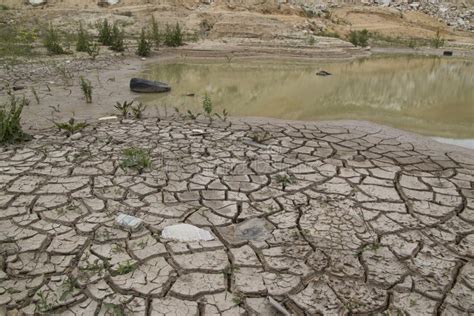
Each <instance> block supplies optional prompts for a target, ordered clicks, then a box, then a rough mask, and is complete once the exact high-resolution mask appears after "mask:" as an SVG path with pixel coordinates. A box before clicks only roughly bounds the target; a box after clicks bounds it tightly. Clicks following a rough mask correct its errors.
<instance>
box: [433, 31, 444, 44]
mask: <svg viewBox="0 0 474 316" xmlns="http://www.w3.org/2000/svg"><path fill="white" fill-rule="evenodd" d="M431 46H433V47H434V48H440V47H443V46H444V38H443V37H442V36H441V31H440V30H439V29H438V30H437V31H436V35H435V36H434V37H433V39H432V40H431Z"/></svg>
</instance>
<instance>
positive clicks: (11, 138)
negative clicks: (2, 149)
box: [0, 95, 31, 144]
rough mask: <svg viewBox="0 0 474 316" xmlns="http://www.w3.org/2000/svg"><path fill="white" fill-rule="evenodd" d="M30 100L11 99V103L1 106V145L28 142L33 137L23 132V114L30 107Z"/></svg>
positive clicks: (12, 97)
mask: <svg viewBox="0 0 474 316" xmlns="http://www.w3.org/2000/svg"><path fill="white" fill-rule="evenodd" d="M28 103H29V102H28V100H27V99H25V98H23V99H18V98H16V97H15V96H13V95H12V96H11V97H10V102H9V103H8V102H7V103H4V104H2V105H0V144H11V143H16V142H22V141H28V140H30V139H31V136H30V135H28V134H27V133H25V132H23V129H22V127H21V112H22V111H23V107H24V106H25V105H28Z"/></svg>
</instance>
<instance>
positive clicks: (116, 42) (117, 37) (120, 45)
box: [110, 23, 125, 52]
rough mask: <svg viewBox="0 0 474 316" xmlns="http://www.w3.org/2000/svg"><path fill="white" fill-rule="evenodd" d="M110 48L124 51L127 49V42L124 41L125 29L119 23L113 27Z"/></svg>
mask: <svg viewBox="0 0 474 316" xmlns="http://www.w3.org/2000/svg"><path fill="white" fill-rule="evenodd" d="M111 37H112V38H111V43H110V49H111V50H113V51H115V52H123V51H124V50H125V44H124V41H123V38H124V35H123V31H122V30H120V28H119V27H118V25H117V23H115V24H114V26H113V28H112V35H111Z"/></svg>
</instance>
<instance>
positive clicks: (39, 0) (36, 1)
mask: <svg viewBox="0 0 474 316" xmlns="http://www.w3.org/2000/svg"><path fill="white" fill-rule="evenodd" d="M28 2H29V4H31V5H32V6H37V5H43V4H46V2H47V1H46V0H28Z"/></svg>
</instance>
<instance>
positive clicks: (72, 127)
mask: <svg viewBox="0 0 474 316" xmlns="http://www.w3.org/2000/svg"><path fill="white" fill-rule="evenodd" d="M54 125H56V127H57V128H58V129H59V130H63V131H65V132H66V135H67V136H68V137H69V136H71V135H73V134H75V133H77V132H80V131H82V130H83V129H84V128H86V127H87V126H89V124H87V123H86V122H78V123H76V121H75V119H74V118H73V117H71V118H70V119H69V121H67V122H65V123H58V122H54Z"/></svg>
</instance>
